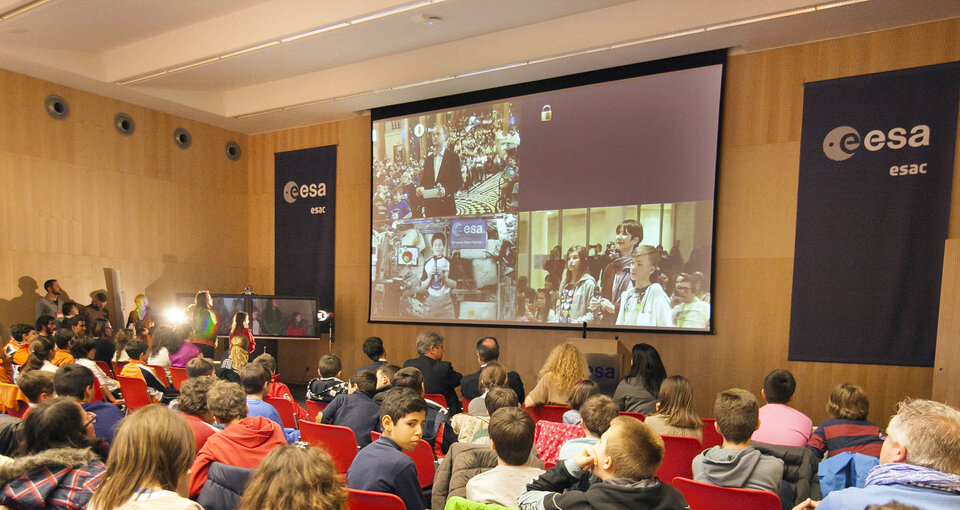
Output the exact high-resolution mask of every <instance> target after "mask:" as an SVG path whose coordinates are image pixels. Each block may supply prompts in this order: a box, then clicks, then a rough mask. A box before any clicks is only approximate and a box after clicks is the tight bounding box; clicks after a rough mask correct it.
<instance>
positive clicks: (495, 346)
mask: <svg viewBox="0 0 960 510" xmlns="http://www.w3.org/2000/svg"><path fill="white" fill-rule="evenodd" d="M499 359H500V343H499V342H497V339H496V338H494V337H492V336H485V337H483V338H481V339H480V340H478V341H477V361H479V362H480V370H477V371H476V372H474V373H472V374H468V375H465V376H463V379H461V380H460V394H461V395H463V398H469V399H475V398H477V397H479V396H480V394H481V391H480V372H482V371H483V367H485V366H487V363H490V362H493V361H497V360H499ZM507 387H508V388H510V389H511V390H513V392H514V393H516V394H517V399H519V400H520V401H521V402H523V397H524V396H525V395H526V392H525V391H524V389H523V381H522V380H521V379H520V374H518V373H516V372H508V373H507Z"/></svg>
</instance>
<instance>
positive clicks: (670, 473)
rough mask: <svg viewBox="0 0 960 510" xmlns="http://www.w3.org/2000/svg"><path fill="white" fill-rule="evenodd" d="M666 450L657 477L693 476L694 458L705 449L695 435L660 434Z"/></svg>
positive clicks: (666, 478) (670, 478) (668, 478)
mask: <svg viewBox="0 0 960 510" xmlns="http://www.w3.org/2000/svg"><path fill="white" fill-rule="evenodd" d="M660 437H662V438H663V446H664V449H665V450H666V452H664V455H663V464H661V465H660V469H659V470H658V471H657V478H659V479H660V480H661V481H663V480H673V479H674V478H675V477H678V476H682V477H684V478H693V468H692V467H691V464H692V463H693V458H694V457H696V456H697V455H699V454H700V452H702V451H703V448H702V447H701V446H700V441H697V438H695V437H680V436H660Z"/></svg>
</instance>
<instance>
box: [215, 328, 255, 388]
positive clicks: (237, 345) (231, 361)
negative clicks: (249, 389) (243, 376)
mask: <svg viewBox="0 0 960 510" xmlns="http://www.w3.org/2000/svg"><path fill="white" fill-rule="evenodd" d="M249 361H250V350H249V349H248V348H247V337H246V336H244V335H234V336H231V337H230V349H229V350H228V351H227V352H225V353H224V354H223V359H222V360H220V368H219V369H217V377H219V378H220V379H223V380H225V381H231V382H235V383H240V371H241V370H243V367H245V366H247V363H248V362H249Z"/></svg>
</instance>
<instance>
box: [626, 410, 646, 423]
mask: <svg viewBox="0 0 960 510" xmlns="http://www.w3.org/2000/svg"><path fill="white" fill-rule="evenodd" d="M620 416H632V417H634V418H636V419H638V420H640V421H646V420H647V417H646V416H644V415H643V413H631V412H629V411H620Z"/></svg>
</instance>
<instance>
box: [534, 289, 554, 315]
mask: <svg viewBox="0 0 960 510" xmlns="http://www.w3.org/2000/svg"><path fill="white" fill-rule="evenodd" d="M556 308H557V306H556V298H555V297H554V295H553V291H551V290H549V289H537V298H536V301H534V309H535V310H536V312H535V314H534V318H535V319H536V322H557V310H556Z"/></svg>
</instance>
